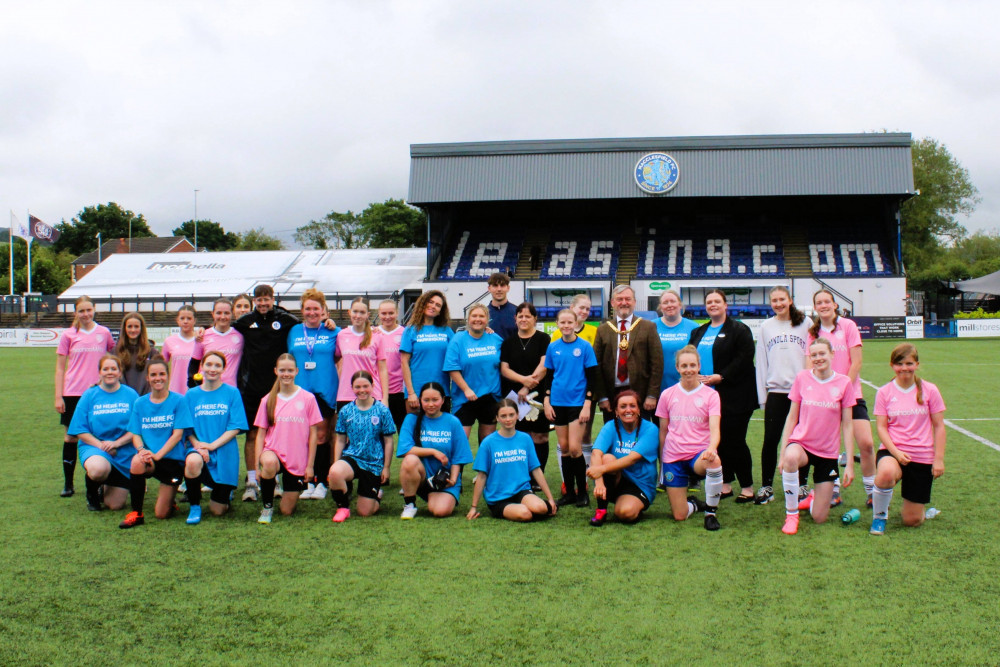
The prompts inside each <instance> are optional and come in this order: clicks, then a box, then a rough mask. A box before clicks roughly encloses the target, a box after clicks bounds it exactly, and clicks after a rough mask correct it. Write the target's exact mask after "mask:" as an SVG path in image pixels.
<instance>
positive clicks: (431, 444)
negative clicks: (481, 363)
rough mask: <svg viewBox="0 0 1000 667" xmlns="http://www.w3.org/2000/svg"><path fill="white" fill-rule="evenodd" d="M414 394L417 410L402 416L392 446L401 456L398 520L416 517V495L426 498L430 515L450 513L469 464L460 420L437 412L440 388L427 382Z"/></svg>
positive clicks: (470, 458) (452, 510) (442, 390)
mask: <svg viewBox="0 0 1000 667" xmlns="http://www.w3.org/2000/svg"><path fill="white" fill-rule="evenodd" d="M418 397H419V401H420V412H418V413H417V414H409V415H406V419H404V420H403V428H402V429H401V430H400V432H399V444H398V445H397V447H396V457H397V458H401V459H403V462H402V465H401V466H400V470H399V485H400V486H402V487H403V502H404V505H403V513H402V514H400V516H399V518H400V519H412V518H414V517H415V516H417V496H420V497H421V498H423V499H424V500H426V501H427V509H428V510H430V513H431V514H432V515H434V516H436V517H443V516H450V515H451V513H452V512H454V511H455V505H457V504H458V496H459V494H460V493H461V492H462V466H463V465H465V464H466V463H472V450H471V449H469V439H468V438H466V437H465V429H464V428H463V427H462V422H460V421H458V418H457V417H455V415H452V414H448V413H446V412H442V411H441V408H442V406H443V405H444V398H445V393H444V387H442V386H441V385H440V384H438V383H437V382H428V383H426V384H424V385H423V386H422V387H421V388H420V393H419V395H418Z"/></svg>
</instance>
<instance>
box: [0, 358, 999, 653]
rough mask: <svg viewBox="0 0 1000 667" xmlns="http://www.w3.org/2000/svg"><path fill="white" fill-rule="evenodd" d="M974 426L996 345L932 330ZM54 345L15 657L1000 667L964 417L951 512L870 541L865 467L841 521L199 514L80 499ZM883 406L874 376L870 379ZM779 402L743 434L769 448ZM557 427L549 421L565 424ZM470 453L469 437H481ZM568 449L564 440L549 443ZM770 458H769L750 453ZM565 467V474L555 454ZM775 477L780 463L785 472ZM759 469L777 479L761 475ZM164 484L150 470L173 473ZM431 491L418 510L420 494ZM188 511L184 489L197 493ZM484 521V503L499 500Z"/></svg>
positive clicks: (11, 401) (977, 465) (16, 468)
mask: <svg viewBox="0 0 1000 667" xmlns="http://www.w3.org/2000/svg"><path fill="white" fill-rule="evenodd" d="M893 345H894V343H893V342H891V341H890V342H882V341H879V342H874V341H869V342H867V343H866V345H865V367H864V370H863V372H862V376H863V378H864V379H866V380H868V381H870V382H872V383H874V384H876V385H881V384H883V383H885V382H887V381H888V380H889V379H890V378H891V376H892V373H891V370H890V369H889V366H888V356H889V350H890V349H891V348H892V346H893ZM918 348H919V349H920V352H921V357H922V359H921V364H922V365H921V374H922V376H923V377H924V378H926V379H928V380H931V381H933V382H935V383H936V384H937V385H938V386H939V387H940V388H941V391H942V394H943V395H944V399H945V402H946V404H947V406H948V412H947V415H946V416H947V418H948V419H949V420H951V423H953V424H954V425H956V426H959V427H961V428H963V429H965V430H967V431H968V432H970V433H972V434H974V435H977V436H979V437H980V438H983V439H985V440H987V441H989V442H992V443H1000V411H998V410H997V409H996V406H997V402H998V399H1000V379H998V374H1000V341H997V340H950V341H918ZM54 356H55V354H54V351H53V350H51V349H45V350H18V349H3V350H0V387H2V389H0V392H2V393H0V395H2V397H3V426H4V428H3V435H2V440H0V441H2V447H0V456H2V460H3V468H4V474H3V475H2V476H0V525H2V533H0V534H2V536H3V540H2V542H3V566H2V569H0V609H2V612H0V663H2V664H108V663H111V664H115V663H117V664H137V663H151V662H154V661H155V662H159V663H161V664H195V663H197V664H209V665H210V664H233V663H249V664H331V663H351V664H370V663H372V664H373V663H380V664H424V663H438V664H469V663H503V664H538V663H566V664H569V663H575V664H590V663H609V664H631V663H657V664H667V663H669V664H685V663H687V664H706V663H713V664H727V663H728V664H747V665H756V664H782V665H783V664H834V663H838V664H861V663H867V664H925V663H935V664H996V663H997V661H998V657H997V656H998V655H1000V653H998V652H1000V632H998V630H997V628H998V627H1000V580H998V577H997V572H998V568H1000V529H998V519H997V514H998V512H997V501H996V498H997V489H998V487H1000V451H997V450H995V449H992V448H990V447H989V446H988V445H986V444H983V443H982V442H979V441H977V440H975V439H973V438H971V437H969V436H968V435H964V434H962V433H960V432H958V431H956V430H954V429H951V428H949V430H948V449H947V456H946V472H945V475H944V476H943V477H942V478H941V479H939V480H938V481H937V482H936V483H935V485H934V490H933V501H932V505H934V506H935V507H937V508H939V509H940V510H941V514H940V516H938V517H937V518H935V519H933V520H931V521H928V522H927V523H926V524H925V525H924V526H923V527H921V528H919V529H904V528H903V527H902V526H901V524H900V521H899V515H898V512H899V507H900V504H901V499H900V497H899V492H898V490H897V493H896V495H895V497H894V498H893V504H892V508H891V517H890V520H889V526H888V531H887V533H886V535H885V536H883V537H873V536H870V535H869V534H868V526H869V523H870V513H869V512H868V511H867V510H864V509H862V517H863V518H862V521H861V522H860V523H857V524H854V525H851V526H847V527H843V526H841V524H840V521H839V517H840V515H841V514H842V513H843V511H845V510H847V509H849V508H852V507H862V508H863V506H864V494H863V490H862V489H861V484H860V470H857V473H858V476H859V479H858V481H857V482H856V484H855V485H854V486H852V487H851V488H849V489H846V490H845V503H844V505H843V506H842V507H841V508H838V509H836V510H833V511H832V513H831V517H832V519H833V520H832V521H831V522H829V523H827V524H825V525H820V526H817V525H815V524H813V523H812V522H811V520H809V519H808V518H805V517H804V518H803V520H802V527H801V528H800V532H799V534H798V535H796V536H794V537H788V536H785V535H783V534H782V533H781V531H780V527H781V523H782V519H783V511H784V508H783V507H782V506H781V504H780V503H772V504H770V505H766V506H753V505H736V504H734V503H733V501H732V500H725V501H723V503H722V506H721V507H720V510H719V520H720V521H721V523H722V530H720V531H718V532H717V533H708V532H706V531H705V530H704V529H703V527H702V522H701V518H700V516H697V515H696V516H695V517H693V518H692V520H691V521H688V522H683V523H675V522H674V521H673V520H672V519H671V518H670V517H669V511H668V503H667V501H666V497H665V496H662V497H660V498H658V499H657V500H656V502H655V503H654V504H653V506H652V508H651V509H650V511H649V512H648V514H647V516H646V518H645V519H644V520H643V521H641V522H640V523H638V524H636V525H633V526H625V525H619V524H615V523H613V522H612V523H609V524H607V525H605V526H604V527H603V528H600V529H595V528H591V527H590V526H589V525H588V524H587V519H588V518H589V517H590V516H591V512H592V509H593V508H592V507H591V509H589V510H583V509H575V508H567V509H565V510H564V511H561V512H560V513H559V515H558V516H557V517H555V518H554V519H552V520H550V521H547V522H541V523H535V524H528V525H514V524H511V523H507V522H503V521H497V520H494V519H491V518H489V517H488V516H485V517H484V518H481V519H479V520H477V521H475V522H469V521H466V520H465V513H466V512H467V510H468V506H469V499H470V498H471V479H472V471H471V466H469V467H468V468H467V471H466V473H465V491H464V492H463V496H462V501H461V502H460V504H459V507H458V510H457V511H456V513H455V515H454V516H453V517H451V518H448V519H438V520H435V519H431V518H430V517H429V516H428V515H427V514H426V513H425V512H424V511H421V514H420V515H419V516H418V518H417V519H416V520H415V521H409V522H402V521H400V520H399V511H400V509H401V506H402V499H401V498H400V497H399V496H398V495H397V494H396V491H397V489H398V484H397V483H396V479H395V474H396V472H397V471H398V465H397V467H396V468H395V469H394V471H393V483H392V486H391V488H390V489H388V490H387V493H386V502H385V504H384V507H383V509H382V511H381V512H380V513H379V514H378V515H377V516H376V517H374V518H370V519H361V518H358V517H357V516H354V517H352V518H351V519H350V520H349V521H347V522H346V523H344V524H341V525H334V524H332V523H331V522H330V516H331V514H332V512H333V509H332V507H333V503H332V501H331V500H329V499H327V500H325V501H302V502H301V503H300V505H299V511H298V512H297V514H296V515H294V516H292V517H282V516H276V517H275V520H274V523H273V524H272V525H270V526H260V525H258V524H257V523H256V517H257V514H258V512H259V505H257V504H242V503H239V502H237V503H236V506H235V511H234V512H232V513H231V514H229V515H228V516H226V517H223V518H221V519H217V518H214V517H211V516H206V518H205V519H204V520H203V522H202V523H201V525H198V526H187V525H185V524H184V521H183V518H181V517H177V518H174V519H171V520H167V521H157V520H156V519H155V518H152V511H151V510H152V502H153V499H154V498H155V495H156V494H155V490H153V489H151V492H150V493H149V494H147V500H146V503H147V512H146V516H147V521H148V523H147V524H146V525H145V526H144V527H141V528H136V529H133V530H128V531H123V530H119V529H118V527H117V525H118V522H119V521H120V520H121V519H122V517H123V515H124V513H125V512H110V511H107V510H105V511H104V512H101V513H91V512H87V511H86V509H85V507H84V499H83V494H82V489H83V479H82V471H81V470H80V469H79V468H78V469H77V489H78V494H77V495H76V496H75V497H73V498H71V499H69V500H64V499H61V498H59V497H58V492H59V490H60V489H61V488H62V473H61V468H60V463H59V461H60V453H61V447H60V443H61V440H62V436H61V428H60V426H59V425H58V420H57V416H56V414H55V412H54V411H53V409H52V393H53V392H52V379H53V368H54ZM865 396H866V398H867V399H868V404H869V406H873V404H874V396H875V391H874V389H872V388H871V387H866V388H865ZM760 417H761V413H759V412H758V413H756V414H755V421H753V422H751V429H750V434H749V442H750V445H751V451H752V452H753V457H754V462H755V464H758V463H759V455H760V439H761V434H762V423H761V422H760V421H759V419H760ZM553 440H554V438H553ZM474 448H475V444H474ZM550 462H554V456H553V457H550ZM755 471H756V468H755ZM548 479H549V482H550V484H553V485H557V484H558V471H557V469H556V468H555V467H554V465H553V466H550V467H549V473H548ZM779 481H780V476H779ZM755 483H759V474H757V473H756V472H755ZM155 485H156V482H151V486H155ZM421 507H423V506H422V505H421ZM182 509H183V510H185V511H186V506H183V505H182ZM484 514H487V513H486V512H485V510H484Z"/></svg>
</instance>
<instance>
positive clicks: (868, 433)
mask: <svg viewBox="0 0 1000 667" xmlns="http://www.w3.org/2000/svg"><path fill="white" fill-rule="evenodd" d="M813 308H814V309H815V310H816V314H817V315H818V319H817V320H816V322H815V323H814V324H813V325H812V326H811V327H810V328H809V342H810V343H812V341H814V340H816V339H817V338H826V339H827V340H829V341H830V343H831V344H832V345H833V370H835V371H836V372H838V373H840V374H841V375H846V376H847V377H848V378H849V379H850V380H851V383H852V384H853V385H854V398H855V404H854V407H853V408H852V409H851V418H852V420H853V424H854V427H853V428H854V441H855V442H856V443H857V445H858V453H859V454H860V455H861V482H862V483H863V484H864V485H865V493H866V494H868V506H869V507H871V502H872V487H873V486H874V484H875V441H874V439H873V438H872V425H871V422H870V421H869V418H868V405H867V404H866V403H865V399H864V395H863V394H862V392H861V378H860V375H861V333H860V332H859V331H858V325H857V324H855V323H854V322H853V321H852V320H849V319H847V318H846V317H841V316H840V315H839V314H838V310H839V308H840V306H838V305H837V302H836V301H835V300H834V298H833V294H832V293H831V292H829V291H827V290H820V291H818V292H816V293H815V294H813ZM807 364H808V362H807ZM801 481H802V478H800V482H801ZM839 492H840V489H839V488H838V486H837V484H836V483H835V484H834V496H833V499H832V500H833V504H834V506H836V505H839V504H840V493H839Z"/></svg>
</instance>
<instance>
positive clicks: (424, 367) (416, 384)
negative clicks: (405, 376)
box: [399, 325, 455, 398]
mask: <svg viewBox="0 0 1000 667" xmlns="http://www.w3.org/2000/svg"><path fill="white" fill-rule="evenodd" d="M454 336H455V332H454V331H452V330H451V329H450V328H449V327H436V326H433V325H424V326H422V327H420V330H419V331H418V330H417V328H416V327H406V331H404V332H403V339H402V340H401V341H400V343H399V351H400V352H406V353H408V354H409V355H410V380H411V381H412V382H413V389H414V391H416V392H417V393H420V388H421V387H423V386H424V384H426V383H428V382H439V383H440V384H441V386H442V387H444V391H445V393H446V394H447V393H448V391H449V389H448V387H449V385H450V384H451V382H450V380H449V379H448V374H447V373H446V372H444V370H443V368H444V358H445V355H446V354H447V353H448V343H450V342H451V339H452V338H453V337H454ZM403 391H404V392H406V387H404V388H403ZM445 398H448V397H447V396H445Z"/></svg>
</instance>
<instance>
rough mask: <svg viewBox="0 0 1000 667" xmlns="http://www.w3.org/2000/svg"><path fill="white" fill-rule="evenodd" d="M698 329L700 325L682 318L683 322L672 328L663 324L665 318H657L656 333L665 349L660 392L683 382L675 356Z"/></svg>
mask: <svg viewBox="0 0 1000 667" xmlns="http://www.w3.org/2000/svg"><path fill="white" fill-rule="evenodd" d="M697 328H698V323H697V322H695V321H694V320H689V319H687V318H686V317H682V318H681V321H680V322H678V323H677V324H675V325H674V326H672V327H668V326H667V325H666V324H664V323H663V318H662V317H658V318H656V333H657V335H658V336H659V337H660V347H662V348H663V379H662V380H661V381H660V392H661V393H662V392H663V390H664V389H666V388H667V387H672V386H674V385H675V384H677V383H678V382H680V381H681V375H680V373H678V372H677V364H676V363H675V359H674V355H676V354H677V351H678V350H679V349H681V348H682V347H684V346H685V345H687V344H688V341H689V340H691V332H692V331H694V330H695V329H697Z"/></svg>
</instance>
